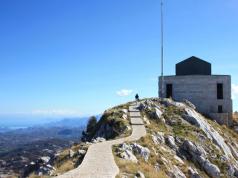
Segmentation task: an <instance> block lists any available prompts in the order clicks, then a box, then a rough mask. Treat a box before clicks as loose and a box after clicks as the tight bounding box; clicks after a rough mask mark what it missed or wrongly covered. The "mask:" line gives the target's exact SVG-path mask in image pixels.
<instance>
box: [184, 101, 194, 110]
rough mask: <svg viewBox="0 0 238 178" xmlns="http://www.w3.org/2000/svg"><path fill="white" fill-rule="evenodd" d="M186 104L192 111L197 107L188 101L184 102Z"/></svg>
mask: <svg viewBox="0 0 238 178" xmlns="http://www.w3.org/2000/svg"><path fill="white" fill-rule="evenodd" d="M184 103H185V104H186V105H187V106H189V107H190V108H192V109H194V110H195V109H196V106H195V105H194V104H193V103H191V102H190V101H188V100H184Z"/></svg>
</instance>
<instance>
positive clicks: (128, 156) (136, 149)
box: [117, 143, 150, 162]
mask: <svg viewBox="0 0 238 178" xmlns="http://www.w3.org/2000/svg"><path fill="white" fill-rule="evenodd" d="M117 155H119V157H121V158H123V159H125V160H131V161H133V162H137V161H138V160H137V158H136V157H135V155H139V156H140V157H142V158H143V159H144V160H145V161H148V159H149V156H150V150H149V149H148V148H146V147H143V146H141V145H139V144H137V143H133V144H126V143H123V144H121V145H120V146H119V147H118V149H117Z"/></svg>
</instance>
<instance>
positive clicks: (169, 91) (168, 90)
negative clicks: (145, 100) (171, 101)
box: [166, 84, 173, 98]
mask: <svg viewBox="0 0 238 178" xmlns="http://www.w3.org/2000/svg"><path fill="white" fill-rule="evenodd" d="M172 97H173V85H172V84H167V85H166V98H172Z"/></svg>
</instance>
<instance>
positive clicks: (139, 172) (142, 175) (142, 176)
mask: <svg viewBox="0 0 238 178" xmlns="http://www.w3.org/2000/svg"><path fill="white" fill-rule="evenodd" d="M135 178H145V175H144V174H143V173H142V172H141V171H138V172H137V173H136V176H135Z"/></svg>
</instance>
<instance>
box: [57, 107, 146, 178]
mask: <svg viewBox="0 0 238 178" xmlns="http://www.w3.org/2000/svg"><path fill="white" fill-rule="evenodd" d="M129 116H130V119H131V125H132V134H131V136H129V137H126V138H121V139H117V140H111V141H105V142H101V143H96V144H93V145H91V146H90V147H89V149H88V151H87V154H86V155H85V157H84V160H83V162H82V164H81V165H80V166H79V167H78V168H76V169H73V170H71V171H69V172H67V173H65V174H63V175H61V176H58V178H115V177H116V175H117V174H118V173H119V168H118V166H117V165H116V163H115V160H114V156H113V153H112V146H113V145H116V144H121V143H124V142H126V141H136V140H139V139H140V138H141V137H143V136H145V135H146V129H145V126H144V124H143V121H142V119H141V115H140V112H139V110H138V109H137V106H136V105H131V106H130V107H129Z"/></svg>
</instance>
